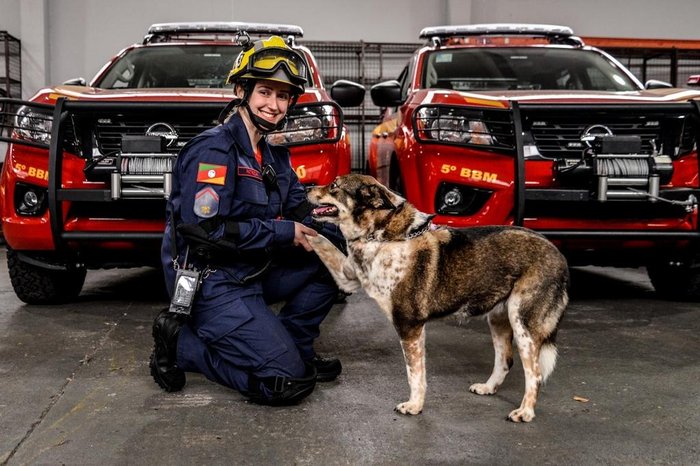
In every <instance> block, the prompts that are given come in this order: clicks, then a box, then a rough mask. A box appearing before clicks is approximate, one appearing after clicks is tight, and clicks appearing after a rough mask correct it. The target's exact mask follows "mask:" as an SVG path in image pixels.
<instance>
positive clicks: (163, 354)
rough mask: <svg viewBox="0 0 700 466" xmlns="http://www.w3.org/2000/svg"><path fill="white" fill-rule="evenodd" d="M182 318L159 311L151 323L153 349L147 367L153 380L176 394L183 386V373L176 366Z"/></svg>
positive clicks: (166, 311)
mask: <svg viewBox="0 0 700 466" xmlns="http://www.w3.org/2000/svg"><path fill="white" fill-rule="evenodd" d="M183 322H184V317H182V316H179V315H176V314H172V313H170V312H168V310H167V309H166V310H164V311H161V313H160V314H158V317H156V319H155V320H154V321H153V341H154V342H155V348H154V349H153V353H152V354H151V360H150V362H149V367H150V368H151V375H152V376H153V380H155V381H156V383H157V384H158V385H159V386H160V388H162V389H163V390H165V391H166V392H177V391H180V390H182V387H184V386H185V381H186V380H185V371H183V370H182V369H180V368H179V367H178V366H177V338H178V336H179V335H180V328H181V327H182V324H183Z"/></svg>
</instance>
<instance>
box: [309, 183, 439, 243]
mask: <svg viewBox="0 0 700 466" xmlns="http://www.w3.org/2000/svg"><path fill="white" fill-rule="evenodd" d="M308 197H309V201H310V202H311V203H312V204H315V205H317V206H318V207H316V208H315V209H314V210H313V212H312V215H313V217H314V219H316V220H319V221H322V222H328V223H333V224H336V225H338V226H339V227H340V230H341V231H342V232H343V235H344V236H345V238H346V239H348V240H352V239H356V238H360V237H370V236H371V237H374V238H378V239H386V240H389V239H393V237H405V235H406V232H407V231H409V230H410V229H411V227H412V226H413V225H415V224H419V223H425V222H427V221H429V220H430V218H431V216H429V215H427V214H423V213H422V212H418V211H417V210H416V209H415V208H414V207H413V206H411V205H410V204H409V203H408V202H406V199H404V198H403V197H401V196H399V195H398V194H396V193H394V192H393V191H391V190H389V189H388V188H386V187H385V186H384V185H382V184H381V183H379V182H378V181H377V180H375V179H374V178H373V177H371V176H367V175H358V174H351V175H344V176H339V177H337V178H336V179H335V180H334V181H333V182H332V183H331V184H329V185H327V186H316V187H314V188H312V189H311V190H309V192H308Z"/></svg>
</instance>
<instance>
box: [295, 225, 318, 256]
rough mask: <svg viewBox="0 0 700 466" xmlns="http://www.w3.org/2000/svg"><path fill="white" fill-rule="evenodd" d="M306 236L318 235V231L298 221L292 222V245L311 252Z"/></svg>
mask: <svg viewBox="0 0 700 466" xmlns="http://www.w3.org/2000/svg"><path fill="white" fill-rule="evenodd" d="M307 236H318V232H317V231H316V230H314V229H313V228H309V227H307V226H305V225H302V224H301V223H299V222H294V246H301V247H303V248H304V249H306V250H307V251H308V252H311V251H313V248H312V247H311V245H310V244H309V240H307V239H306V237H307Z"/></svg>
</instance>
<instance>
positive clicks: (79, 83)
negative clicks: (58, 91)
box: [63, 78, 87, 86]
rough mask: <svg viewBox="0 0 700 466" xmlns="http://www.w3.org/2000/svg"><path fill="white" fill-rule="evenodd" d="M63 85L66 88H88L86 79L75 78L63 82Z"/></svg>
mask: <svg viewBox="0 0 700 466" xmlns="http://www.w3.org/2000/svg"><path fill="white" fill-rule="evenodd" d="M63 84H64V85H66V86H87V81H85V78H73V79H69V80H68V81H63Z"/></svg>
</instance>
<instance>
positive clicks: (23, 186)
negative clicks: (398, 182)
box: [0, 23, 365, 304]
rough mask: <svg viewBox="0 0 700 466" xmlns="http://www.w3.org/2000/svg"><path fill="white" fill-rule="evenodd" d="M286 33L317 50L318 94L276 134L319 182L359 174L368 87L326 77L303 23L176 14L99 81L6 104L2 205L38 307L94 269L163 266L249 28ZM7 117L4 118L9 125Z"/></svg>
mask: <svg viewBox="0 0 700 466" xmlns="http://www.w3.org/2000/svg"><path fill="white" fill-rule="evenodd" d="M273 34H274V35H280V36H283V37H285V38H287V42H288V43H289V44H290V45H291V46H292V47H294V48H296V49H297V50H299V51H300V52H301V53H302V55H303V56H304V57H305V58H306V60H307V62H308V65H309V66H308V69H309V75H308V79H307V82H308V83H309V84H308V85H307V89H306V93H305V94H304V95H302V96H301V97H300V98H299V101H298V103H297V105H296V106H295V107H294V108H293V109H291V110H290V115H289V118H288V123H287V125H286V126H285V128H283V129H282V130H281V131H280V132H278V133H277V134H274V135H272V136H270V137H272V138H274V142H275V143H280V144H284V145H288V146H289V147H290V151H291V156H292V164H293V166H294V168H295V170H296V172H297V175H298V176H299V178H300V180H301V181H302V182H303V183H305V184H308V185H313V184H326V183H329V182H330V181H331V180H332V179H333V178H335V177H336V176H337V175H341V174H345V173H348V172H349V171H350V159H351V153H350V143H349V137H348V133H347V128H346V127H345V126H344V125H343V112H342V110H341V107H340V106H353V105H359V104H360V103H361V102H362V100H363V98H364V93H365V90H364V88H363V87H362V86H360V85H359V84H356V83H353V82H350V81H337V82H336V83H334V85H333V86H332V87H331V88H330V89H326V88H325V87H324V84H323V81H322V79H321V77H320V75H319V72H318V66H317V64H316V61H315V59H314V57H313V55H312V54H311V52H310V51H309V50H308V49H307V48H305V47H303V46H300V45H298V44H297V43H296V42H295V39H296V38H298V37H301V36H302V34H303V31H302V29H301V28H300V27H298V26H293V25H276V24H261V23H168V24H156V25H153V26H151V28H150V29H149V31H148V34H147V35H146V37H145V38H144V40H143V42H142V43H140V44H135V45H132V46H130V47H128V48H126V49H124V50H122V51H121V52H119V53H118V54H117V55H116V56H115V57H114V58H113V59H112V60H110V61H109V63H107V64H106V65H105V66H104V67H103V68H102V70H100V71H99V72H98V73H97V75H96V76H95V77H94V78H93V79H92V80H91V81H90V82H89V83H86V82H85V81H84V80H82V79H80V78H79V79H75V80H72V81H70V82H68V83H66V84H65V85H62V86H56V87H50V88H46V89H42V90H40V91H39V92H38V93H37V94H36V95H35V96H34V97H33V98H32V99H31V100H30V101H28V102H21V101H16V100H9V99H2V100H0V108H3V109H4V111H3V112H4V113H5V116H6V118H4V119H0V124H3V128H0V129H5V132H3V131H0V140H3V141H6V142H9V147H8V150H7V155H6V159H5V164H4V168H3V171H2V177H1V178H0V215H1V218H2V229H3V233H4V235H5V240H6V242H7V259H8V266H9V272H10V279H11V282H12V286H13V288H14V290H15V293H16V294H17V296H18V297H19V298H20V299H21V300H22V301H24V302H27V303H32V304H51V303H59V302H65V301H69V300H71V299H74V298H75V297H76V296H77V295H78V294H79V293H80V290H81V288H82V286H83V282H84V280H85V276H86V271H87V270H88V269H97V268H108V267H133V266H142V265H154V266H160V265H159V264H160V261H159V247H160V241H161V236H162V231H163V226H164V224H163V222H164V218H165V215H164V214H165V199H166V198H167V197H168V194H169V192H170V183H171V167H172V166H173V161H174V160H175V158H176V157H177V154H178V151H179V150H180V148H181V147H182V146H184V145H185V144H186V143H187V141H189V140H190V139H191V138H192V137H194V136H195V135H197V134H198V133H200V132H201V131H203V130H205V129H207V128H209V127H211V126H213V125H215V124H217V117H218V115H219V113H220V112H221V111H222V109H223V108H224V106H225V105H226V103H228V102H229V101H230V100H231V99H232V97H233V91H232V89H231V88H224V83H225V80H226V77H227V74H228V72H229V70H230V69H231V66H232V64H233V62H234V60H235V58H236V56H237V55H238V53H239V52H240V50H241V46H240V45H239V42H238V41H237V40H236V38H237V37H238V38H241V37H251V36H258V37H267V36H269V35H273ZM3 121H4V123H2V122H3Z"/></svg>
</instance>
